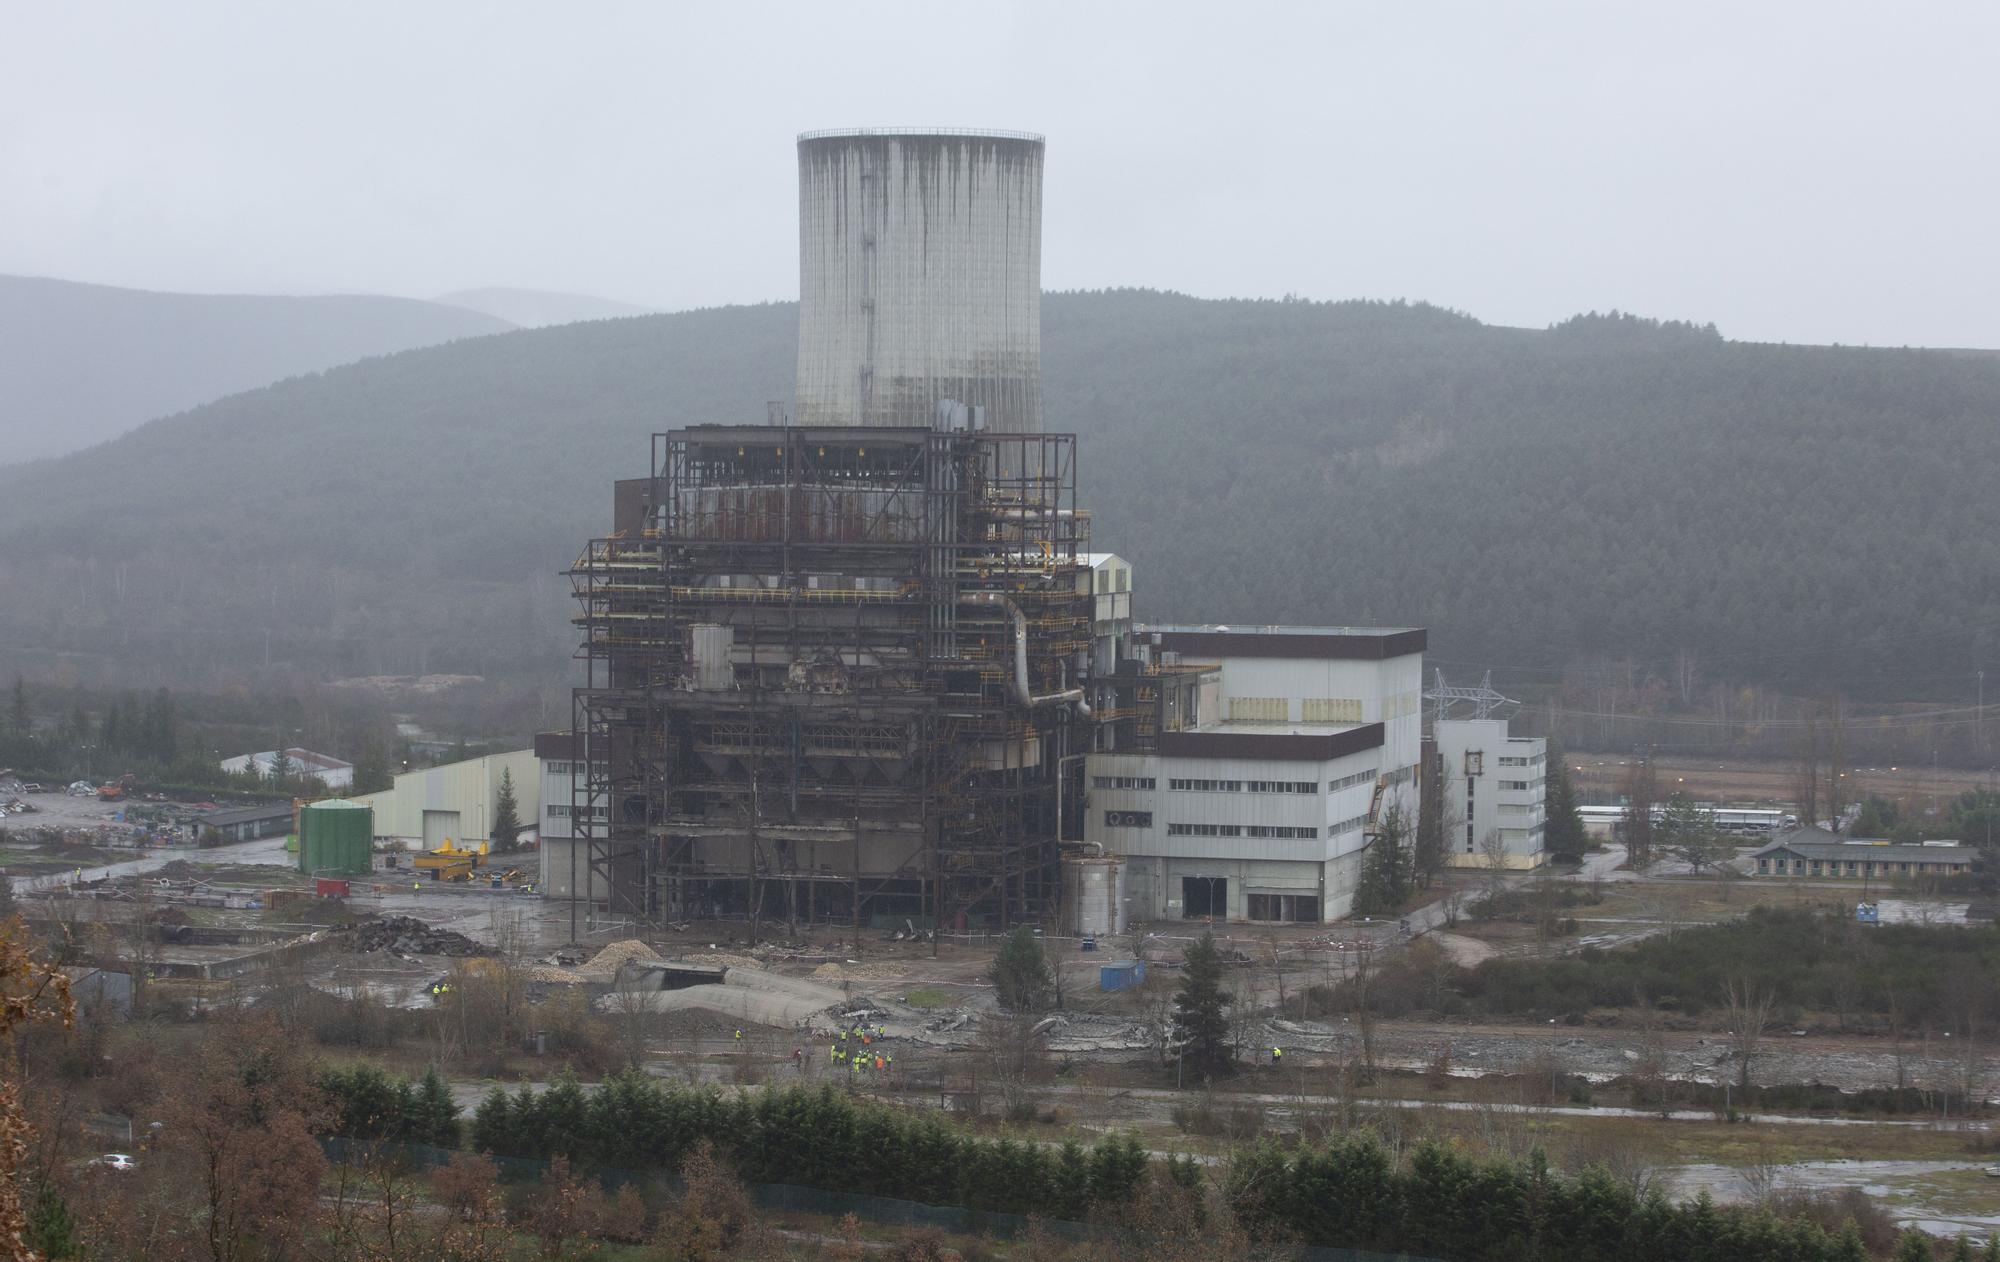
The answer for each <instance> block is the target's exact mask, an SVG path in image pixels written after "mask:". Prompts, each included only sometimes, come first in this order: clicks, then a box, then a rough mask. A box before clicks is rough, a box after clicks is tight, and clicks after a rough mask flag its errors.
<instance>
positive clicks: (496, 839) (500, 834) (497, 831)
mask: <svg viewBox="0 0 2000 1262" xmlns="http://www.w3.org/2000/svg"><path fill="white" fill-rule="evenodd" d="M520 833H521V805H520V803H519V802H517V801H515V800H514V773H513V771H511V770H510V769H508V768H505V767H502V768H501V769H500V795H499V799H498V800H497V801H496V802H494V804H493V831H492V832H491V833H490V834H488V835H489V836H490V837H491V838H492V840H493V849H495V850H496V851H507V850H513V849H515V848H517V847H518V846H519V845H520V844H521V843H520Z"/></svg>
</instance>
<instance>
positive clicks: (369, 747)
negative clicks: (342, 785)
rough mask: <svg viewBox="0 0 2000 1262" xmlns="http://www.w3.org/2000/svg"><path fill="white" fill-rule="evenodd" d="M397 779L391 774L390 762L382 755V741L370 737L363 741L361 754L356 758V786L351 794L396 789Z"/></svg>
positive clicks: (351, 790)
mask: <svg viewBox="0 0 2000 1262" xmlns="http://www.w3.org/2000/svg"><path fill="white" fill-rule="evenodd" d="M395 784H396V781H395V777H393V776H391V775H390V774H389V760H388V758H387V757H386V756H385V755H384V754H383V753H382V741H381V739H380V738H379V737H376V736H373V735H370V736H367V737H364V738H363V739H362V741H361V752H360V753H358V754H356V755H355V756H354V785H353V787H352V788H351V789H350V790H349V792H351V793H380V792H381V791H382V790H384V789H390V788H394V787H395Z"/></svg>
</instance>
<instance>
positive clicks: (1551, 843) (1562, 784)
mask: <svg viewBox="0 0 2000 1262" xmlns="http://www.w3.org/2000/svg"><path fill="white" fill-rule="evenodd" d="M1548 769H1549V776H1548V779H1549V787H1548V796H1547V798H1546V801H1545V805H1546V807H1547V820H1546V822H1545V823H1544V824H1543V830H1544V831H1543V834H1542V835H1543V840H1544V844H1546V845H1547V847H1548V851H1549V857H1550V858H1552V859H1555V860H1556V861H1557V862H1559V863H1576V862H1579V861H1581V860H1582V858H1583V852H1584V851H1586V850H1588V849H1590V837H1589V835H1588V834H1586V833H1585V832H1584V831H1583V817H1582V816H1581V815H1578V814H1577V811H1576V784H1575V783H1574V782H1573V781H1572V780H1571V779H1570V778H1569V759H1568V757H1567V756H1565V755H1564V753H1563V751H1562V747H1561V746H1560V745H1557V744H1556V743H1555V741H1554V740H1551V741H1550V742H1549V761H1548Z"/></svg>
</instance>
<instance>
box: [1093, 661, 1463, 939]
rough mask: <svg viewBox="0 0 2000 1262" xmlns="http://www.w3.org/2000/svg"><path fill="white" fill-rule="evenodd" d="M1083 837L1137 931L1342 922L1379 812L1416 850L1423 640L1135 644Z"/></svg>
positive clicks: (1097, 764) (1119, 678)
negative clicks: (1401, 823) (1119, 878)
mask: <svg viewBox="0 0 2000 1262" xmlns="http://www.w3.org/2000/svg"><path fill="white" fill-rule="evenodd" d="M1133 640H1134V654H1135V655H1134V660H1132V661H1129V662H1125V663H1122V664H1121V666H1122V669H1121V670H1120V671H1119V672H1118V673H1117V675H1116V676H1115V681H1116V685H1117V688H1118V691H1119V693H1120V695H1119V696H1118V697H1117V699H1116V701H1117V704H1116V705H1115V706H1114V707H1113V708H1112V709H1111V711H1110V712H1109V713H1108V714H1105V715H1103V716H1102V717H1103V718H1104V719H1105V721H1106V722H1107V723H1108V724H1109V725H1110V726H1111V727H1112V728H1113V733H1112V735H1111V736H1110V738H1109V741H1108V743H1109V745H1110V749H1109V751H1108V752H1099V753H1093V754H1092V755H1090V757H1089V759H1088V760H1087V768H1086V773H1087V778H1088V786H1089V787H1088V790H1087V796H1086V802H1085V809H1084V812H1083V814H1084V819H1083V833H1084V837H1085V839H1086V840H1087V841H1089V842H1091V843H1094V844H1095V845H1096V846H1097V847H1099V848H1101V850H1102V851H1103V853H1105V854H1107V855H1112V856H1118V857H1122V858H1124V859H1125V861H1126V874H1125V876H1126V882H1127V898H1128V899H1129V907H1128V910H1129V912H1130V915H1131V916H1133V917H1134V918H1141V919H1143V918H1155V919H1158V918H1174V919H1201V920H1207V919H1214V920H1249V921H1321V920H1332V919H1337V918H1339V917H1342V916H1345V915H1347V914H1348V912H1349V911H1350V909H1351V908H1352V906H1353V902H1354V890H1355V887H1356V885H1357V884H1358V883H1359V881H1360V875H1361V866H1362V860H1363V856H1364V855H1365V853H1366V851H1367V848H1368V846H1369V844H1370V842H1371V841H1372V840H1373V839H1374V837H1375V835H1376V831H1377V829H1378V827H1379V825H1380V823H1381V821H1382V819H1383V817H1384V816H1385V815H1386V814H1387V812H1388V811H1389V810H1391V809H1392V808H1393V809H1398V810H1400V811H1401V812H1402V815H1403V817H1404V818H1405V820H1407V821H1408V826H1409V828H1410V829H1411V830H1412V832H1414V829H1415V826H1416V820H1417V810H1418V794H1417V783H1416V781H1417V764H1418V760H1419V758H1420V755H1421V745H1422V726H1421V725H1422V716H1421V713H1420V695H1419V694H1420V691H1421V687H1422V680H1423V649H1424V632H1423V631H1422V630H1420V629H1417V628H1407V627H1405V628H1355V627H1249V628H1232V627H1227V626H1200V627H1186V626H1156V627H1140V628H1137V629H1136V631H1135V634H1134V636H1133Z"/></svg>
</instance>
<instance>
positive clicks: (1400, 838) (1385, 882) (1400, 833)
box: [1354, 806, 1414, 916]
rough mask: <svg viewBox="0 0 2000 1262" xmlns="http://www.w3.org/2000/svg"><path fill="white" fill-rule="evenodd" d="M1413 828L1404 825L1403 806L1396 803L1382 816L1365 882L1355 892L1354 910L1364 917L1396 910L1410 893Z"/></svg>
mask: <svg viewBox="0 0 2000 1262" xmlns="http://www.w3.org/2000/svg"><path fill="white" fill-rule="evenodd" d="M1408 833H1409V830H1408V828H1406V827H1405V826H1404V824H1403V812H1402V808H1401V807H1396V806H1392V807H1390V808H1389V809H1388V811H1386V812H1385V813H1384V814H1383V816H1382V823H1381V825H1380V827H1379V828H1378V829H1377V830H1376V833H1375V840H1374V841H1372V842H1370V843H1369V844H1368V857H1367V859H1366V860H1364V861H1363V864H1362V868H1361V884H1360V887H1359V888H1357V889H1356V890H1355V891H1354V910H1355V912H1356V914H1358V915H1363V916H1379V915H1383V914H1386V913H1388V912H1392V911H1395V910H1396V909H1397V908H1398V907H1401V906H1402V905H1403V900H1404V899H1406V898H1408V897H1409V895H1410V886H1411V883H1412V859H1413V857H1414V856H1413V855H1412V853H1411V847H1410V845H1409V841H1408Z"/></svg>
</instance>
